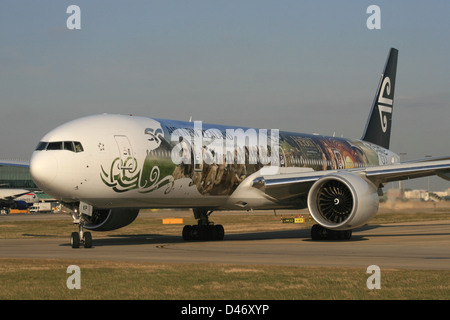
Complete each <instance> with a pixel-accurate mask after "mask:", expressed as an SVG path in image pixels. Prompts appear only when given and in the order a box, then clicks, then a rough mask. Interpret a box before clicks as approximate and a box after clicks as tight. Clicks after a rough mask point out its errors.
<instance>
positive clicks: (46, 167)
mask: <svg viewBox="0 0 450 320" xmlns="http://www.w3.org/2000/svg"><path fill="white" fill-rule="evenodd" d="M57 173H58V162H57V160H56V158H55V157H54V156H53V155H52V154H51V152H47V151H35V152H34V153H33V156H32V157H31V160H30V174H31V179H33V181H34V183H35V184H36V185H37V186H38V187H39V188H40V189H41V190H42V191H44V192H46V193H48V194H52V193H53V192H52V191H54V189H55V188H54V182H55V180H56V175H57Z"/></svg>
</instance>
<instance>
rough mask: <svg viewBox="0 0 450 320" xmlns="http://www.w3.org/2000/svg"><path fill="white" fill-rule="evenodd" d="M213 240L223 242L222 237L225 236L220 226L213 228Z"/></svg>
mask: <svg viewBox="0 0 450 320" xmlns="http://www.w3.org/2000/svg"><path fill="white" fill-rule="evenodd" d="M214 231H215V232H214V240H219V241H221V240H223V237H224V236H225V229H224V228H223V226H222V225H221V224H218V225H216V226H214Z"/></svg>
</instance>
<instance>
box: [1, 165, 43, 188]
mask: <svg viewBox="0 0 450 320" xmlns="http://www.w3.org/2000/svg"><path fill="white" fill-rule="evenodd" d="M0 188H7V189H12V188H14V189H27V190H30V191H32V190H37V189H38V188H37V187H36V185H35V184H34V182H33V180H31V175H30V164H29V162H27V161H12V160H0Z"/></svg>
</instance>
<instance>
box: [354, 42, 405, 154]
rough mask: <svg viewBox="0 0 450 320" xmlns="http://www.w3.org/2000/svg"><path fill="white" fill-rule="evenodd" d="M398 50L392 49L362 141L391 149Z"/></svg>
mask: <svg viewBox="0 0 450 320" xmlns="http://www.w3.org/2000/svg"><path fill="white" fill-rule="evenodd" d="M397 57H398V50H397V49H394V48H391V50H390V51H389V55H388V59H387V61H386V65H385V67H384V70H383V74H382V75H381V79H380V83H379V84H378V89H377V92H376V94H375V98H374V99H373V104H372V109H371V111H370V115H369V119H368V120H367V124H366V128H365V130H364V134H363V136H362V138H361V139H362V140H364V141H368V142H372V143H375V144H377V145H379V146H381V147H383V148H386V149H389V141H390V138H391V126H392V109H393V107H394V91H395V76H396V73H397Z"/></svg>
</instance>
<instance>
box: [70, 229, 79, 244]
mask: <svg viewBox="0 0 450 320" xmlns="http://www.w3.org/2000/svg"><path fill="white" fill-rule="evenodd" d="M70 244H71V245H72V248H79V247H80V235H79V234H78V232H72V234H71V236H70Z"/></svg>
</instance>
